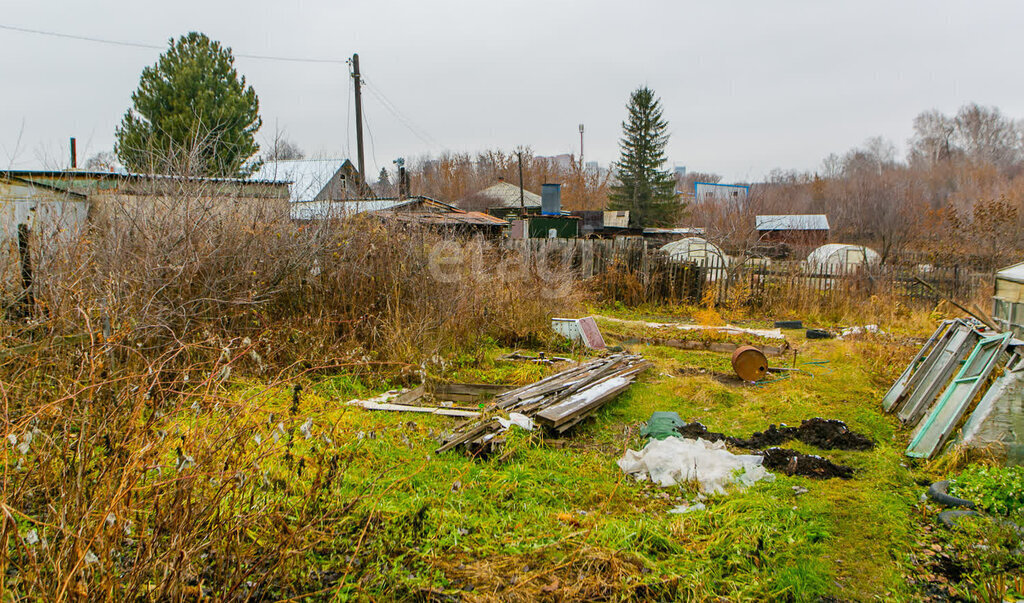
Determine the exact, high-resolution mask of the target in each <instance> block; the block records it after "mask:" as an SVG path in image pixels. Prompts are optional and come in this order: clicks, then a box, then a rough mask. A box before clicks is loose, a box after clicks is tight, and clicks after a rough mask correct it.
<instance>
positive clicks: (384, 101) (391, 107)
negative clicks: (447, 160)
mask: <svg viewBox="0 0 1024 603" xmlns="http://www.w3.org/2000/svg"><path fill="white" fill-rule="evenodd" d="M363 81H364V82H365V83H366V87H367V89H368V90H369V91H370V93H371V94H373V95H374V96H375V97H376V98H377V100H378V101H380V103H381V105H383V106H384V108H385V109H387V110H388V112H389V113H391V114H392V115H393V116H394V117H395V119H397V120H398V121H399V122H401V124H402V125H404V126H405V127H406V128H407V129H408V130H409V131H410V132H412V133H413V135H414V136H416V138H419V139H420V140H421V141H422V142H424V143H426V144H427V145H428V146H430V147H440V146H441V145H440V144H438V142H437V140H436V139H434V137H433V136H431V135H430V133H429V132H427V131H426V130H425V129H423V128H420V127H418V126H417V125H416V124H415V123H414V122H413V121H412V120H411V119H409V118H408V117H406V116H405V114H404V113H402V112H401V111H400V110H399V109H398V107H397V106H396V105H395V103H394V102H392V101H391V99H389V98H387V97H386V96H385V95H384V92H383V91H382V90H380V89H379V88H378V87H377V86H376V85H374V84H373V83H372V82H371V81H369V80H368V79H367V78H366V77H363Z"/></svg>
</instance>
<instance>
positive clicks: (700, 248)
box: [661, 237, 729, 268]
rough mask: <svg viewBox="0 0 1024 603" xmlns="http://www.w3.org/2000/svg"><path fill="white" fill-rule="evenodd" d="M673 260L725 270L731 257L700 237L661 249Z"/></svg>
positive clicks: (675, 242) (680, 240) (680, 241)
mask: <svg viewBox="0 0 1024 603" xmlns="http://www.w3.org/2000/svg"><path fill="white" fill-rule="evenodd" d="M661 250H662V251H664V252H665V253H667V254H668V255H669V257H670V258H672V259H673V260H679V261H683V262H697V263H698V264H701V265H703V266H706V267H708V268H725V267H726V266H728V265H729V256H727V255H725V253H723V252H722V250H721V249H719V248H718V246H717V245H715V244H714V243H711V242H709V241H707V240H705V239H702V238H700V237H686V238H685V239H679V240H678V241H672V242H671V243H668V244H666V245H664V246H662V248H661Z"/></svg>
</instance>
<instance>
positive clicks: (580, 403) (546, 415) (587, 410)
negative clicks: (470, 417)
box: [437, 353, 650, 452]
mask: <svg viewBox="0 0 1024 603" xmlns="http://www.w3.org/2000/svg"><path fill="white" fill-rule="evenodd" d="M649 364H650V363H649V362H647V361H646V360H644V359H643V357H642V356H639V355H637V354H629V353H618V354H612V355H610V356H605V357H602V358H597V359H595V360H591V361H589V362H586V363H583V364H580V365H577V366H574V367H572V368H569V369H566V370H564V371H562V372H560V373H555V374H554V375H551V376H550V377H547V378H545V379H541V380H540V381H537V382H536V383H531V384H530V385H526V386H524V387H520V388H518V389H514V390H511V391H507V392H504V393H501V394H498V395H497V396H496V397H495V398H494V400H493V401H492V402H491V404H490V405H488V407H487V408H485V409H484V410H483V415H484V417H485V418H484V419H481V420H479V421H471V422H466V423H463V424H462V425H459V426H458V427H456V428H455V430H454V431H453V432H452V433H451V434H450V435H449V437H447V438H446V439H445V441H444V443H443V445H442V446H441V447H440V448H438V449H437V451H438V452H444V451H446V450H451V449H453V448H456V447H458V446H465V447H466V448H467V449H468V450H470V451H471V452H472V451H475V450H480V449H481V448H482V447H484V446H486V445H487V443H488V442H489V441H490V440H491V439H493V438H494V436H495V435H497V433H498V432H499V431H500V430H501V425H500V424H499V423H498V421H497V420H496V419H494V418H493V417H494V416H495V415H507V414H508V413H512V412H517V413H520V414H524V415H526V416H528V417H531V418H532V419H533V420H534V421H535V422H536V423H538V424H539V425H542V426H544V427H546V428H548V429H549V430H550V431H552V432H554V433H557V434H563V433H565V432H566V431H568V430H569V429H571V428H572V427H573V426H575V425H577V424H578V423H580V422H581V421H583V420H584V419H586V418H587V417H589V416H590V415H591V414H593V412H594V411H596V410H597V409H598V408H601V407H602V406H604V405H605V404H606V403H608V402H609V401H611V400H612V399H614V398H615V396H617V395H619V394H620V393H621V392H622V391H624V390H625V389H626V388H628V387H629V386H630V384H632V383H633V380H634V379H635V378H636V375H637V374H638V373H640V372H641V371H643V370H644V369H645V368H647V366H649Z"/></svg>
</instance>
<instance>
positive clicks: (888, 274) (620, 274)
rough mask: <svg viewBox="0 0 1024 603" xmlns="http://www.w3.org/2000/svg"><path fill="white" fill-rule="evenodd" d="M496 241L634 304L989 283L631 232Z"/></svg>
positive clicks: (914, 294) (832, 296) (825, 297)
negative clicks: (707, 248) (735, 256)
mask: <svg viewBox="0 0 1024 603" xmlns="http://www.w3.org/2000/svg"><path fill="white" fill-rule="evenodd" d="M504 245H505V247H506V248H508V249H510V250H513V251H515V252H517V253H518V254H519V256H520V258H521V261H523V262H526V263H527V264H528V265H537V263H538V262H546V263H547V264H548V265H549V266H556V265H557V266H561V267H562V268H568V269H569V270H570V272H571V274H572V275H573V276H574V277H575V278H577V279H579V280H586V281H588V282H589V284H590V285H591V286H592V287H593V288H595V289H597V290H599V291H600V292H601V293H602V295H603V296H604V297H606V298H608V299H614V300H621V301H624V302H626V303H634V304H635V303H643V302H647V303H697V302H700V301H702V300H704V299H705V296H706V295H712V293H710V291H713V292H714V293H713V295H714V299H715V300H716V301H717V302H718V303H731V304H737V303H743V304H747V305H753V306H758V305H773V304H774V303H780V302H781V303H785V302H786V301H790V302H792V303H798V302H800V301H809V300H813V301H815V302H816V303H831V302H846V301H857V300H866V299H870V298H871V297H872V296H890V297H895V298H898V299H900V300H901V301H902V302H904V303H907V304H908V305H918V306H923V305H926V304H927V305H934V304H936V303H937V302H938V301H939V300H940V299H941V298H942V297H943V296H950V297H953V298H955V299H965V300H970V299H974V298H976V297H977V296H978V295H980V294H982V293H983V292H985V291H987V290H988V288H990V287H991V278H990V276H989V275H987V274H979V273H977V272H974V271H970V270H966V269H962V268H961V267H959V266H917V265H914V266H904V265H884V266H843V265H828V266H810V265H808V264H807V263H806V262H801V261H779V260H774V261H770V262H769V261H764V260H757V259H750V260H747V261H746V262H744V263H742V264H737V263H735V262H733V263H731V264H730V265H729V266H716V265H713V263H712V264H711V265H709V263H708V262H707V260H704V261H701V262H696V261H695V262H683V261H678V260H673V259H671V258H669V257H668V256H667V255H665V254H663V253H661V252H659V251H658V250H657V249H656V248H654V247H649V246H648V244H647V242H646V241H644V240H642V239H639V238H619V239H527V240H511V239H506V240H505V242H504ZM922 281H924V282H922ZM924 283H928V284H927V285H926V284H924ZM928 285H931V286H932V287H934V290H933V289H932V288H930V287H929V286H928ZM936 291H937V292H938V293H936Z"/></svg>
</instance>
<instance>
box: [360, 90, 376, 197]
mask: <svg viewBox="0 0 1024 603" xmlns="http://www.w3.org/2000/svg"><path fill="white" fill-rule="evenodd" d="M363 121H364V122H366V133H367V134H369V135H370V156H371V157H373V169H374V171H376V172H379V171H380V170H379V169H378V168H379V167H380V165H379V164H378V163H377V148H376V147H375V146H374V144H373V130H371V129H370V118H369V117H367V115H366V110H365V109H364V110H363ZM362 176H363V184H365V185H366V186H370V182H369V180H368V179H367V177H366V174H362Z"/></svg>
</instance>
